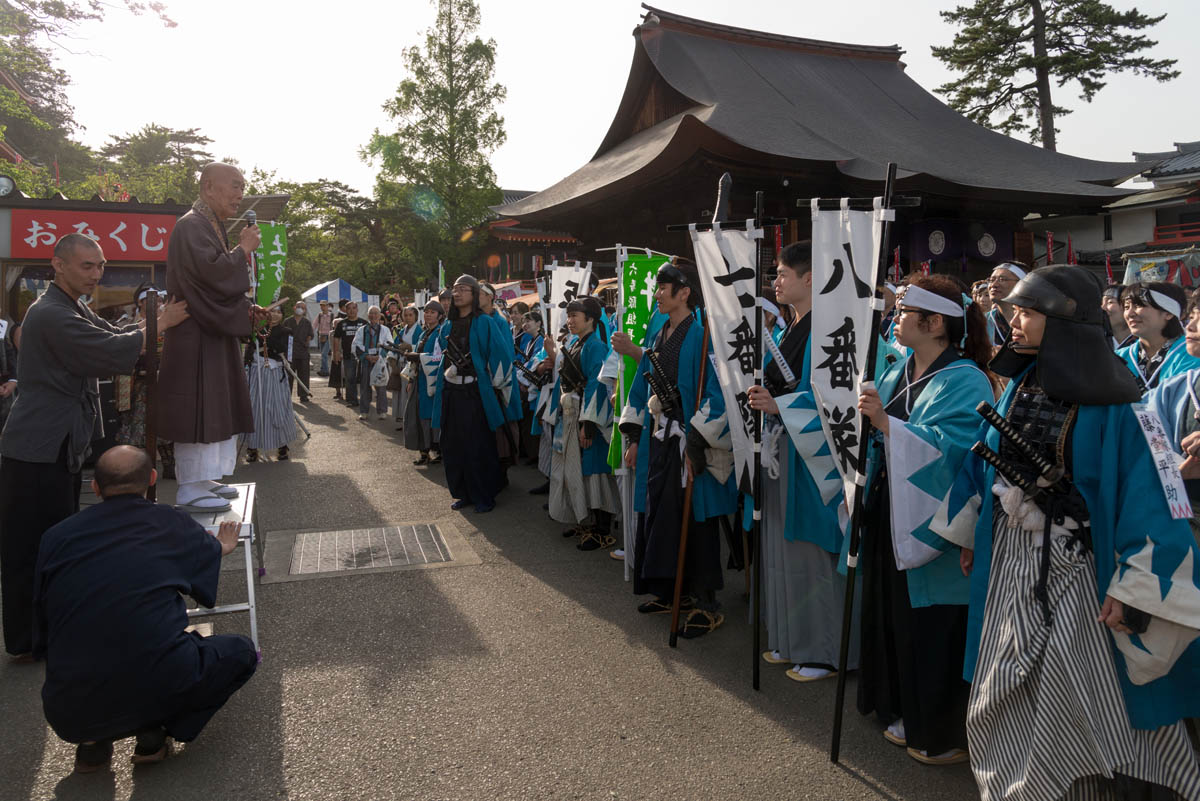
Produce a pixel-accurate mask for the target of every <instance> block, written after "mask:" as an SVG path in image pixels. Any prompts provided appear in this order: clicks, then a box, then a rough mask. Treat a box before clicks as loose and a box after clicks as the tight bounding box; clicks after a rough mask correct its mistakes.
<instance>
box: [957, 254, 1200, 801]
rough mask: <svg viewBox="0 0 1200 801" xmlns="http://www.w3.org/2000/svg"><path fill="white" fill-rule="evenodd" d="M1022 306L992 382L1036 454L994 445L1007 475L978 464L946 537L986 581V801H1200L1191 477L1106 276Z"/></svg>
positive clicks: (978, 741) (976, 759) (987, 437)
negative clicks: (1155, 408)
mask: <svg viewBox="0 0 1200 801" xmlns="http://www.w3.org/2000/svg"><path fill="white" fill-rule="evenodd" d="M1006 300H1007V301H1008V302H1009V303H1011V304H1013V305H1014V306H1015V307H1016V314H1015V315H1014V317H1013V331H1012V336H1011V338H1010V341H1009V344H1008V345H1007V346H1006V347H1005V348H1004V349H1003V350H1002V351H1001V352H1000V353H999V354H998V355H997V357H996V358H995V359H994V360H993V361H992V365H991V366H992V369H993V370H994V371H995V372H996V373H998V374H1000V375H1003V376H1007V377H1009V378H1011V379H1012V380H1011V381H1010V383H1009V385H1008V387H1007V389H1006V390H1005V393H1004V395H1003V396H1002V397H1001V398H1000V401H999V403H997V408H996V410H997V412H998V413H999V414H1000V415H1001V416H1003V417H1004V418H1005V419H1006V420H1007V422H1008V425H1009V426H1011V427H1012V428H1013V429H1014V430H1015V431H1017V432H1018V433H1019V434H1020V435H1021V437H1022V439H1023V443H1022V445H1019V446H1018V445H1016V444H1014V443H1013V442H1012V441H1010V440H1009V439H1008V438H1005V437H1001V435H1000V432H999V431H998V430H996V429H995V428H992V427H991V426H988V427H987V428H986V429H985V430H983V431H981V432H980V433H981V437H982V439H983V442H984V443H985V444H986V445H987V446H988V447H989V448H990V449H991V450H992V451H993V452H995V453H996V454H998V459H999V463H1000V464H1002V465H1003V466H1004V470H1003V471H998V470H997V469H996V468H995V467H993V466H992V464H991V463H989V462H984V461H983V460H982V459H980V458H979V457H976V456H975V455H972V456H971V457H970V458H969V459H968V461H967V463H966V464H965V465H964V469H963V471H962V472H961V473H960V475H959V477H958V479H957V480H956V482H955V484H954V487H953V489H952V491H951V492H950V493H949V494H948V495H947V497H946V500H945V502H944V503H943V505H942V507H941V508H940V509H939V510H938V514H937V516H936V518H935V524H934V526H933V528H934V529H935V530H936V531H938V533H939V535H940V536H942V537H945V538H947V539H949V540H951V541H953V542H957V543H958V544H960V545H961V546H963V548H964V550H963V557H964V559H963V566H964V568H966V569H970V573H971V588H970V615H969V628H968V637H967V648H966V660H965V664H964V668H965V670H964V678H966V679H967V680H968V681H971V682H972V688H971V700H970V707H969V711H968V716H967V733H968V738H969V741H970V748H971V766H972V769H973V770H974V772H975V778H976V781H977V782H978V783H979V789H980V794H981V796H982V798H983V799H984V801H998V800H999V799H1011V798H1019V799H1023V800H1027V801H1042V799H1045V800H1046V801H1049V800H1050V799H1058V798H1063V797H1064V796H1065V797H1070V798H1129V797H1134V796H1133V795H1132V794H1133V793H1134V792H1137V793H1138V795H1137V796H1136V797H1139V798H1141V797H1149V795H1145V796H1143V795H1142V794H1141V793H1143V792H1147V788H1145V787H1144V783H1145V782H1150V783H1154V784H1159V785H1164V786H1166V787H1170V788H1171V789H1172V790H1174V791H1175V792H1176V793H1179V794H1180V795H1181V796H1183V797H1185V798H1189V799H1195V798H1200V770H1198V769H1197V766H1196V760H1195V755H1194V754H1193V753H1192V746H1191V743H1190V742H1189V740H1188V735H1187V732H1186V730H1185V727H1184V725H1183V724H1182V722H1181V720H1182V719H1183V718H1186V717H1195V716H1196V715H1197V714H1200V693H1197V692H1196V687H1197V686H1200V646H1197V644H1196V642H1195V637H1196V635H1197V633H1198V631H1200V589H1198V588H1197V583H1196V582H1197V580H1198V579H1200V552H1198V551H1197V548H1196V543H1195V541H1194V540H1193V538H1192V535H1191V532H1190V530H1189V527H1188V522H1187V520H1185V519H1176V518H1175V517H1174V516H1173V515H1172V511H1171V510H1172V501H1171V500H1169V499H1170V498H1173V497H1177V496H1178V494H1179V493H1178V489H1177V485H1176V481H1177V480H1178V479H1177V474H1176V475H1175V476H1174V477H1173V476H1172V475H1171V473H1172V469H1173V465H1174V462H1173V460H1171V459H1170V455H1169V454H1167V455H1166V457H1165V458H1163V456H1162V455H1161V454H1160V456H1159V457H1158V458H1156V457H1155V455H1154V453H1153V452H1152V450H1151V445H1150V442H1153V441H1155V440H1157V439H1161V436H1159V435H1155V434H1153V433H1152V432H1153V431H1154V429H1156V428H1157V426H1158V422H1157V420H1156V419H1155V417H1154V415H1153V414H1152V413H1151V412H1150V411H1148V410H1146V409H1145V408H1141V409H1139V407H1137V406H1133V405H1131V404H1133V403H1136V402H1137V401H1138V400H1139V398H1140V394H1141V392H1140V388H1139V387H1138V385H1137V382H1136V380H1135V379H1134V377H1133V376H1132V375H1131V374H1130V372H1129V371H1128V370H1127V369H1126V368H1125V366H1124V365H1123V364H1122V362H1121V360H1120V359H1118V358H1117V357H1116V356H1115V355H1113V353H1112V350H1111V347H1110V344H1109V340H1108V331H1107V327H1106V326H1104V324H1103V323H1104V312H1103V311H1102V310H1101V307H1100V286H1099V283H1098V282H1097V281H1096V279H1095V278H1094V276H1092V275H1091V274H1090V273H1088V272H1086V271H1085V270H1082V269H1080V268H1078V267H1072V266H1067V265H1055V266H1050V267H1043V268H1041V269H1039V270H1035V271H1033V272H1031V273H1030V274H1029V275H1028V276H1026V277H1025V278H1024V279H1022V280H1021V282H1020V283H1019V284H1017V286H1016V287H1015V288H1014V289H1013V291H1012V293H1011V294H1010V295H1009V296H1008V297H1007V298H1006ZM1030 452H1032V453H1034V454H1035V455H1036V456H1037V457H1038V459H1040V460H1042V462H1043V463H1044V464H1043V466H1039V465H1038V463H1037V460H1035V459H1033V458H1031V457H1030V456H1029V453H1030ZM1047 467H1048V470H1047V469H1044V468H1047ZM1060 476H1061V478H1060ZM1039 479H1040V483H1034V482H1036V481H1038V480H1039ZM1177 514H1180V516H1181V517H1183V516H1186V514H1185V513H1182V512H1179V513H1177ZM970 549H973V550H970ZM1139 785H1141V786H1139ZM1135 788H1136V789H1135Z"/></svg>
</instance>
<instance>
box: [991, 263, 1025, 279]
mask: <svg viewBox="0 0 1200 801" xmlns="http://www.w3.org/2000/svg"><path fill="white" fill-rule="evenodd" d="M996 266H997V267H999V268H1000V269H1002V270H1008V271H1009V272H1010V273H1012V274H1013V275H1015V276H1016V277H1017V280H1018V281H1020V280H1021V279H1022V278H1024V277H1025V276H1026V272H1025V271H1024V270H1022V269H1021V268H1020V267H1018V266H1017V265H1015V264H1012V263H1005V264H997V265H996Z"/></svg>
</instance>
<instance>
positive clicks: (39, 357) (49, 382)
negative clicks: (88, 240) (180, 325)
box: [0, 284, 142, 472]
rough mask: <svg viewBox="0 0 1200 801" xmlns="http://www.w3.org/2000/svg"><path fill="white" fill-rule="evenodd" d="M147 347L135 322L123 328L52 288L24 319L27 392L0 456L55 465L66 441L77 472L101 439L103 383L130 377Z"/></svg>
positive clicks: (0, 438)
mask: <svg viewBox="0 0 1200 801" xmlns="http://www.w3.org/2000/svg"><path fill="white" fill-rule="evenodd" d="M141 350H142V334H141V332H140V331H139V330H138V329H137V326H136V325H131V326H126V327H124V328H117V327H115V326H113V325H111V324H110V323H108V322H106V321H104V320H101V319H100V318H99V317H97V316H96V315H95V313H93V312H92V310H91V309H89V308H88V307H87V306H85V305H83V304H82V303H79V302H77V301H76V300H74V299H72V298H71V297H70V296H69V295H67V293H66V292H64V291H63V290H62V289H60V288H59V287H58V285H57V284H51V285H50V287H49V289H47V290H46V292H45V294H43V295H42V296H41V297H40V298H38V299H37V300H36V301H35V302H34V304H33V305H32V306H30V307H29V311H28V312H26V314H25V321H24V324H23V325H22V329H21V360H20V363H19V365H18V367H17V384H18V386H19V387H20V388H21V392H20V395H19V396H18V398H17V400H16V403H14V404H13V407H12V412H11V413H10V414H9V416H8V422H7V424H5V426H4V433H3V434H0V456H3V457H4V458H6V459H19V460H20V461H23V462H39V463H43V464H52V463H54V462H55V461H57V460H58V454H59V452H60V451H61V449H62V446H63V441H64V440H66V441H67V467H68V469H69V470H70V471H71V472H77V471H78V470H79V469H80V467H82V465H83V460H84V459H85V458H86V457H87V452H88V448H89V446H90V445H91V442H92V440H93V439H95V438H96V437H97V436H99V435H101V434H103V422H102V421H101V417H100V386H99V382H98V381H97V379H99V378H102V377H105V376H111V375H128V374H129V373H132V372H133V368H134V364H135V363H136V362H137V358H138V354H140V353H141Z"/></svg>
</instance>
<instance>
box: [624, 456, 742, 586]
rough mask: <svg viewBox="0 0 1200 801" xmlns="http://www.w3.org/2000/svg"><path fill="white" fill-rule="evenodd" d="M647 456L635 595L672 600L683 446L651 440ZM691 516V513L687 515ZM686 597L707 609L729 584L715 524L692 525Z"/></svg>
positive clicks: (712, 521) (680, 515)
mask: <svg viewBox="0 0 1200 801" xmlns="http://www.w3.org/2000/svg"><path fill="white" fill-rule="evenodd" d="M649 441H650V444H649V448H650V452H649V454H647V456H648V460H647V464H648V469H647V473H646V497H647V498H648V499H649V501H650V502H649V503H648V504H647V511H646V513H645V514H642V515H639V516H638V532H637V540H636V542H637V545H636V549H635V552H634V553H635V557H636V558H635V561H634V564H635V565H637V569H636V570H635V572H634V579H633V592H634V594H635V595H644V594H646V593H653V594H654V595H656V596H658V597H659V598H670V597H672V596H673V594H674V592H675V572H676V570H677V569H678V567H679V534H680V524H681V523H682V520H683V500H684V493H685V488H684V487H683V486H681V480H680V479H681V476H682V475H683V459H682V457H681V456H680V453H679V441H678V440H677V439H675V438H668V440H667V442H666V443H663V442H661V441H659V440H658V439H657V438H655V437H653V436H651V437H650V438H649ZM688 514H689V516H691V515H692V514H693V512H692V510H689V511H688ZM683 577H684V578H683V593H684V594H685V595H693V596H695V597H696V598H697V599H698V600H699V606H700V607H701V608H705V607H707V606H709V605H710V603H709V601H710V599H712V597H713V594H714V593H715V592H716V591H717V590H719V589H721V588H722V587H723V586H724V585H725V576H724V573H723V572H722V569H721V539H720V530H719V528H718V526H717V519H716V518H710V519H708V520H705V521H704V522H702V523H701V522H697V521H696V519H695V517H691V519H690V522H689V523H688V542H687V555H686V557H685V561H684V566H683Z"/></svg>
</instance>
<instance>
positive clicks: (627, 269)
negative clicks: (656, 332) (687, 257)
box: [608, 253, 670, 470]
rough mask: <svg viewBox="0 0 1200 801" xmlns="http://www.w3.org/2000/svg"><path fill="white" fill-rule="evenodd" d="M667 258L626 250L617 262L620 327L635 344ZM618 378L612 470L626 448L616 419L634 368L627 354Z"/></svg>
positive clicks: (645, 323)
mask: <svg viewBox="0 0 1200 801" xmlns="http://www.w3.org/2000/svg"><path fill="white" fill-rule="evenodd" d="M669 260H670V259H669V257H667V256H659V255H654V256H647V255H646V254H644V253H637V254H634V253H627V254H625V261H624V262H622V263H620V264H618V265H617V273H618V275H619V281H618V282H617V283H618V284H619V285H620V289H621V300H620V303H621V316H620V320H619V324H620V329H621V331H623V332H624V333H626V334H629V336H630V338H631V339H632V340H633V343H634V344H635V345H641V344H642V341H643V340H644V339H645V338H646V327H647V326H649V325H650V318H651V317H652V316H653V315H654V290H655V288H656V287H657V286H658V270H659V268H660V267H662V266H663V264H665V263H666V262H668V261H669ZM621 361H622V363H623V364H622V366H623V368H624V369H622V371H621V381H620V383H619V384H618V386H617V397H616V399H615V400H614V402H613V435H612V444H611V445H610V446H609V449H608V463H609V465H610V466H611V467H612V468H613V469H614V470H615V469H618V468H620V467H621V459H622V455H623V454H624V452H625V448H624V445H623V443H622V442H621V432H620V431H618V430H617V422H618V421H619V420H620V419H621V409H622V408H624V406H625V399H626V398H627V397H629V386H630V384H632V383H633V376H634V374H635V373H636V372H637V367H638V365H637V362H635V361H634V360H633V359H632V358H630V357H629V356H622V357H621Z"/></svg>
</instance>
